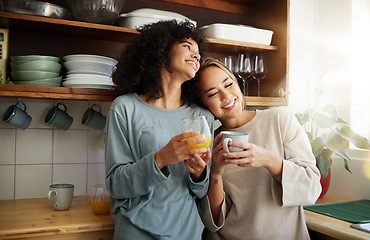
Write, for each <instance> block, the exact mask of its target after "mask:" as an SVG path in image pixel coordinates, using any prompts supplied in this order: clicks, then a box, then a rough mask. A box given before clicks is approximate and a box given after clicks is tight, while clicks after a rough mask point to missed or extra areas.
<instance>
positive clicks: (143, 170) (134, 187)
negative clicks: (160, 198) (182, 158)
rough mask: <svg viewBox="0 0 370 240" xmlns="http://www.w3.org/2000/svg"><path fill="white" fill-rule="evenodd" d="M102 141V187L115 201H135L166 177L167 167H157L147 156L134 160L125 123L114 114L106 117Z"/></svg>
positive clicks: (151, 156)
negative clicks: (103, 145) (103, 158)
mask: <svg viewBox="0 0 370 240" xmlns="http://www.w3.org/2000/svg"><path fill="white" fill-rule="evenodd" d="M107 130H108V131H107V139H106V149H105V158H106V163H105V164H106V177H105V181H106V185H107V188H108V190H109V192H110V193H111V196H112V197H113V198H115V199H127V198H135V197H138V196H142V195H145V194H147V193H149V192H150V191H151V190H152V189H153V188H154V187H155V185H157V184H158V183H160V182H162V181H165V180H166V179H167V178H168V176H169V170H168V168H166V167H165V168H164V169H162V171H161V170H160V169H159V168H158V166H157V164H156V163H155V161H154V154H155V153H151V154H148V155H146V156H144V157H143V158H142V159H137V158H138V157H136V156H135V155H138V154H135V153H134V151H135V150H132V149H131V148H132V146H130V145H129V142H128V133H127V130H128V128H127V126H126V124H125V121H124V120H123V119H122V117H120V116H119V115H118V114H117V113H116V112H115V111H113V110H110V111H109V114H108V124H107Z"/></svg>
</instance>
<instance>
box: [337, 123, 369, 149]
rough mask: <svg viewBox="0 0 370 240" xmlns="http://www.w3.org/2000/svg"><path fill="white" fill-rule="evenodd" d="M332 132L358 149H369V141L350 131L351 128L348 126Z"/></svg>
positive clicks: (342, 126)
mask: <svg viewBox="0 0 370 240" xmlns="http://www.w3.org/2000/svg"><path fill="white" fill-rule="evenodd" d="M334 131H335V132H336V133H337V134H339V135H340V136H342V137H343V138H344V139H346V140H348V141H351V142H352V143H353V144H354V145H355V146H356V147H358V148H362V149H369V148H370V144H369V140H367V138H365V137H362V136H360V135H359V134H357V133H355V132H354V131H352V129H351V127H350V126H348V125H345V124H343V125H341V127H340V128H337V129H335V130H334Z"/></svg>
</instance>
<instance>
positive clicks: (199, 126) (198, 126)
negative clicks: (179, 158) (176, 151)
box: [181, 116, 212, 149]
mask: <svg viewBox="0 0 370 240" xmlns="http://www.w3.org/2000/svg"><path fill="white" fill-rule="evenodd" d="M181 127H182V131H183V132H185V131H189V130H191V131H199V132H200V134H199V135H197V136H194V137H189V138H185V139H183V140H182V141H185V140H188V139H194V138H205V139H206V141H205V142H202V143H197V144H192V145H187V146H185V148H186V149H194V148H207V147H209V146H211V141H212V135H211V131H210V130H209V126H208V123H207V120H206V118H205V117H204V116H198V117H189V118H183V119H182V120H181Z"/></svg>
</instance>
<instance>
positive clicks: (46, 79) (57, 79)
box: [16, 76, 62, 83]
mask: <svg viewBox="0 0 370 240" xmlns="http://www.w3.org/2000/svg"><path fill="white" fill-rule="evenodd" d="M16 82H18V83H20V82H32V83H62V76H60V77H56V78H45V79H39V80H27V81H19V80H18V81H16Z"/></svg>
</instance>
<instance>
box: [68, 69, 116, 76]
mask: <svg viewBox="0 0 370 240" xmlns="http://www.w3.org/2000/svg"><path fill="white" fill-rule="evenodd" d="M70 74H93V75H100V76H107V77H111V75H112V74H109V73H103V72H97V71H87V70H77V71H68V72H67V75H70Z"/></svg>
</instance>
